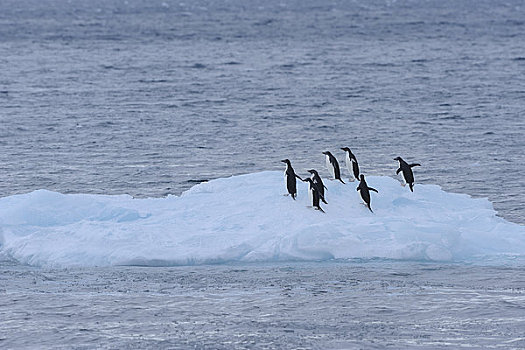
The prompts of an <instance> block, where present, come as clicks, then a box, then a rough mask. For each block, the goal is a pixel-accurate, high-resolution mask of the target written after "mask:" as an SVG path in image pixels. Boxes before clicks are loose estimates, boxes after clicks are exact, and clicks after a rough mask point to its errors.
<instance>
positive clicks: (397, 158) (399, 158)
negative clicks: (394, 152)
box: [394, 157, 403, 160]
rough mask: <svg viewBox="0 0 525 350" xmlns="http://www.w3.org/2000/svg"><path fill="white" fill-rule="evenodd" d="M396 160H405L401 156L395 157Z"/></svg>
mask: <svg viewBox="0 0 525 350" xmlns="http://www.w3.org/2000/svg"><path fill="white" fill-rule="evenodd" d="M394 160H403V159H401V157H395V158H394Z"/></svg>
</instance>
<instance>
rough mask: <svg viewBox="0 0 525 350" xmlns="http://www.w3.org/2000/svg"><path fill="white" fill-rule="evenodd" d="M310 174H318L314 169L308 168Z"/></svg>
mask: <svg viewBox="0 0 525 350" xmlns="http://www.w3.org/2000/svg"><path fill="white" fill-rule="evenodd" d="M307 171H308V172H309V173H310V174H317V171H316V170H314V169H310V170H307Z"/></svg>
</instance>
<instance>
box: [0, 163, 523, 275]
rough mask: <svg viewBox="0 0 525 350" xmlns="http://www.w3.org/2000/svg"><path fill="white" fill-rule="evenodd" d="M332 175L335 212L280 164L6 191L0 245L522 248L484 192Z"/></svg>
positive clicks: (84, 254) (433, 251) (377, 253)
mask: <svg viewBox="0 0 525 350" xmlns="http://www.w3.org/2000/svg"><path fill="white" fill-rule="evenodd" d="M367 182H368V184H369V186H371V187H374V188H376V189H378V190H379V193H377V194H376V193H372V203H371V204H372V208H373V209H374V213H371V212H370V211H369V210H368V209H367V208H366V207H365V206H364V205H362V203H361V199H360V196H359V193H358V192H357V191H356V187H357V182H354V183H351V182H350V183H347V184H346V185H343V184H341V183H340V182H335V181H329V180H327V181H325V185H326V186H327V190H326V200H327V201H328V204H325V205H323V208H324V210H325V212H326V213H322V212H320V211H317V210H313V209H312V208H311V207H308V195H307V185H306V184H305V183H302V182H300V181H298V184H297V185H298V197H297V200H295V201H294V200H292V198H290V197H289V196H284V194H285V193H286V188H285V184H284V179H283V174H282V172H277V171H264V172H259V173H253V174H247V175H240V176H233V177H230V178H221V179H216V180H212V181H209V182H204V183H201V184H198V185H196V186H194V187H192V188H191V189H190V190H188V191H186V192H184V193H183V194H182V195H181V196H173V195H170V196H168V197H165V198H145V199H135V198H133V197H131V196H129V195H111V196H110V195H88V194H67V195H66V194H61V193H57V192H51V191H47V190H37V191H34V192H31V193H26V194H20V195H13V196H8V197H4V198H0V252H1V253H2V254H5V255H7V256H9V257H12V258H14V259H16V260H18V261H19V262H21V263H24V264H30V265H37V266H47V267H72V266H112V265H145V266H171V265H192V264H216V263H227V262H236V261H241V262H268V261H295V260H301V261H323V260H332V259H376V258H379V259H394V260H415V261H446V262H456V261H458V262H463V261H474V260H476V259H494V258H498V259H499V258H501V259H515V258H516V257H519V258H521V257H523V256H525V226H522V225H518V224H514V223H511V222H508V221H506V220H504V219H503V218H500V217H498V216H497V215H496V212H495V210H494V209H493V206H492V204H491V203H490V202H489V201H488V200H487V199H484V198H481V199H477V198H472V197H470V196H468V195H465V194H456V193H447V192H445V191H443V190H442V189H441V188H440V187H439V186H436V185H422V184H418V185H416V187H415V192H414V193H412V192H410V191H409V190H408V189H407V188H403V187H401V186H400V184H399V182H398V181H397V180H395V179H393V178H390V177H386V176H369V177H367Z"/></svg>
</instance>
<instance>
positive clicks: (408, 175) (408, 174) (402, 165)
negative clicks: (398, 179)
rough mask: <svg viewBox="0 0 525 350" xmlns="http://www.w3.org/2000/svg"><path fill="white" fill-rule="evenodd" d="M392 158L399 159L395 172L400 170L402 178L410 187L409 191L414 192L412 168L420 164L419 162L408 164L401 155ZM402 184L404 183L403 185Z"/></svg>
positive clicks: (397, 172)
mask: <svg viewBox="0 0 525 350" xmlns="http://www.w3.org/2000/svg"><path fill="white" fill-rule="evenodd" d="M394 160H397V161H399V169H397V171H396V174H399V172H400V171H402V172H403V179H404V180H405V183H406V184H408V186H409V187H410V191H412V192H414V173H413V172H412V168H413V167H415V166H421V164H419V163H412V164H408V163H407V162H405V161H404V160H403V158H401V157H396V158H394ZM403 186H404V185H403Z"/></svg>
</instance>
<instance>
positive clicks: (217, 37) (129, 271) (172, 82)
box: [0, 0, 525, 349]
mask: <svg viewBox="0 0 525 350" xmlns="http://www.w3.org/2000/svg"><path fill="white" fill-rule="evenodd" d="M524 19H525V5H524V4H523V2H522V1H518V0H509V1H505V2H495V1H488V0H481V1H460V2H458V1H452V0H450V1H438V0H428V1H364V0H360V1H320V0H318V1H313V0H305V1H293V0H292V1H274V0H269V1H264V2H257V1H241V0H232V1H211V0H210V1H204V0H197V1H169V0H164V1H162V0H160V1H146V0H110V1H102V0H94V1H89V2H87V1H84V2H81V1H68V0H43V1H37V0H2V1H0V72H1V74H0V196H1V197H10V196H13V195H15V194H23V193H28V192H31V191H33V190H38V189H48V190H52V191H56V192H60V193H67V194H73V193H75V194H103V195H107V194H115V195H116V194H129V195H131V196H134V197H139V198H149V197H153V198H159V197H164V196H166V195H169V194H172V195H180V194H181V193H182V192H183V191H186V190H188V189H190V188H191V187H192V186H194V185H195V184H197V183H200V182H202V181H204V180H210V179H217V178H223V177H228V176H231V175H240V174H251V173H256V172H260V171H266V170H283V165H282V163H280V160H281V159H283V158H289V159H290V160H292V163H293V164H294V166H295V168H296V171H297V173H299V174H300V175H306V173H305V170H306V169H310V168H312V167H313V168H316V169H318V170H319V171H320V173H321V175H322V176H324V177H326V176H327V175H328V172H327V171H326V169H324V156H323V154H322V153H321V152H322V151H325V150H331V151H332V152H333V153H334V154H335V155H336V156H337V157H338V158H339V159H340V160H341V161H342V160H343V159H344V157H343V156H344V154H343V152H342V151H339V148H340V147H344V146H347V147H350V148H351V149H352V150H353V152H354V154H356V156H357V158H358V160H359V163H360V167H361V169H362V171H363V172H364V173H365V174H366V175H376V176H384V175H390V176H393V175H395V170H396V169H397V162H395V161H393V158H394V157H396V156H402V157H403V158H405V159H406V160H407V161H408V162H419V163H421V165H422V166H421V167H418V168H416V169H415V176H416V182H417V184H436V185H440V186H441V187H442V188H443V189H444V190H445V191H447V192H457V193H464V194H469V195H471V196H473V197H476V198H479V197H486V198H488V199H489V200H490V202H492V203H493V205H494V208H495V209H496V211H497V213H498V215H499V216H501V217H502V218H504V219H505V220H508V221H511V222H514V223H517V224H521V225H523V224H525V201H524V198H525V186H524V184H525V180H524V179H525V166H524V165H523V164H524V163H525V154H524V152H523V150H524V149H525V137H524V135H525V118H524V117H523V116H524V114H525V103H524V101H525V36H524V34H523V33H525V20H524ZM417 184H416V188H415V191H416V192H417V191H418V185H417ZM419 188H421V187H419ZM8 200H9V198H8ZM373 205H374V204H373ZM1 224H4V223H1ZM1 234H2V232H0V235H1ZM2 243H3V242H2V237H0V244H2ZM58 244H60V242H57V245H58ZM33 246H34V242H33ZM0 249H1V248H0ZM27 261H30V259H29V260H27ZM27 261H24V262H20V261H18V260H16V259H14V258H13V257H12V256H11V255H9V254H7V255H6V254H4V253H3V252H0V348H2V349H3V348H6V349H30V348H67V349H70V348H74V349H88V348H106V349H127V348H170V349H172V348H173V349H177V348H184V349H185V348H197V349H208V348H209V349H212V348H213V349H215V348H224V349H229V348H251V349H255V348H268V349H277V348H307V349H316V348H318V349H326V348H330V349H342V348H345V349H347V348H351V349H353V348H355V349H361V348H366V349H370V348H377V349H384V348H394V349H407V348H420V349H436V348H458V347H470V348H479V349H481V348H501V349H520V348H523V347H525V338H524V337H523V328H524V326H525V318H524V317H523V314H524V310H525V298H524V295H525V294H524V291H525V284H524V282H523V281H525V275H524V269H523V266H524V264H523V262H522V260H520V259H517V260H516V261H515V262H513V261H512V257H510V258H509V259H507V260H505V262H504V263H501V262H500V261H477V262H476V263H471V262H469V263H465V262H445V263H444V262H441V263H440V262H417V261H404V262H399V261H397V262H395V261H391V260H379V261H376V260H373V259H372V260H367V259H364V260H359V259H350V260H344V261H340V260H336V261H324V262H308V263H306V262H280V263H228V264H224V265H204V266H182V267H148V268H139V267H134V266H111V267H104V268H102V267H98V268H97V267H90V268H88V267H67V266H66V267H60V268H53V267H41V266H34V265H30V264H29V265H28V264H27ZM37 265H38V264H37Z"/></svg>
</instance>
